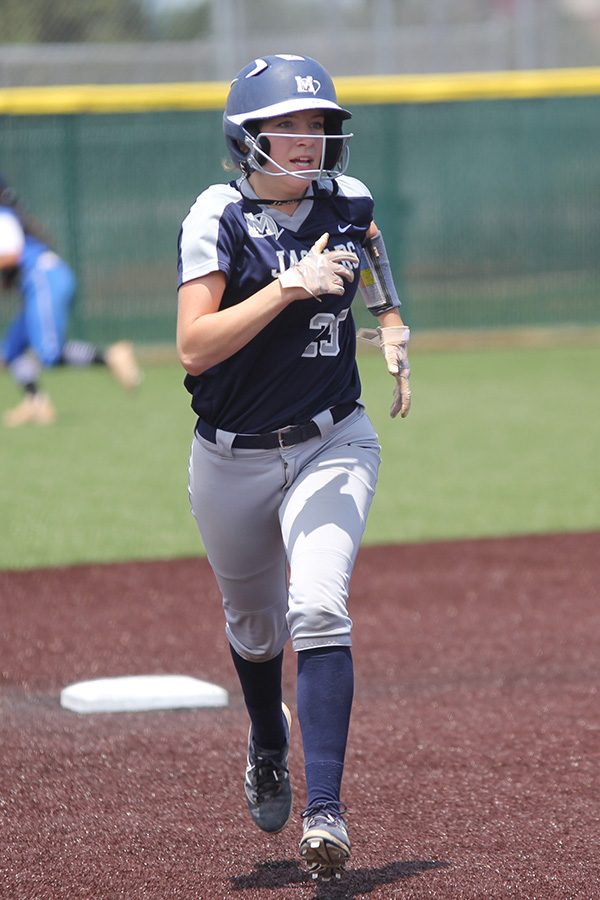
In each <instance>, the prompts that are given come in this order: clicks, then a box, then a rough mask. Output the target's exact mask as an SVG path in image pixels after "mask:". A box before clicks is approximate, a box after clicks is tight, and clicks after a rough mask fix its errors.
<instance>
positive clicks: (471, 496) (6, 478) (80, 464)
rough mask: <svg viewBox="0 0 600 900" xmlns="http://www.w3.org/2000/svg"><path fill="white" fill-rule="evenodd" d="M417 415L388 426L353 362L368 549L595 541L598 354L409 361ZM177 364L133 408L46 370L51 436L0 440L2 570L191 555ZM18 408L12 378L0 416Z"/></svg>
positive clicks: (149, 372)
mask: <svg viewBox="0 0 600 900" xmlns="http://www.w3.org/2000/svg"><path fill="white" fill-rule="evenodd" d="M411 363H412V370H413V375H412V383H413V409H412V411H411V413H410V416H409V417H408V418H407V419H406V420H403V421H402V420H391V419H390V418H389V415H388V409H389V404H390V398H391V391H392V379H391V377H390V376H389V375H387V373H386V372H385V369H384V365H383V360H382V358H381V357H380V355H379V353H377V352H373V353H371V352H366V353H365V354H364V355H362V356H361V359H360V367H361V373H362V377H363V387H364V390H363V399H364V400H365V402H366V404H367V407H368V410H369V413H370V415H371V418H372V420H373V422H374V424H375V426H376V428H377V431H378V433H379V436H380V439H381V442H382V445H383V465H382V468H381V474H380V482H379V488H378V491H377V496H376V499H375V502H374V505H373V508H372V511H371V515H370V518H369V523H368V528H367V533H366V538H365V542H366V543H371V544H373V543H393V542H414V541H420V540H428V539H444V538H459V537H478V536H491V535H508V534H528V533H542V532H552V531H578V530H587V529H596V528H600V492H599V490H598V487H599V479H598V458H599V456H600V453H599V451H600V416H599V415H598V399H597V389H598V384H600V350H599V349H598V348H596V347H591V348H589V347H582V348H573V347H568V348H562V349H557V348H543V349H511V350H505V351H504V350H495V349H494V350H477V351H469V352H461V353H457V352H424V351H421V352H413V353H412V354H411ZM182 375H183V372H182V370H181V369H180V367H179V366H178V365H177V364H175V363H173V364H162V365H153V366H148V367H147V369H146V375H145V380H144V384H143V386H142V388H141V390H140V391H139V392H138V393H136V394H135V395H128V394H124V393H123V392H121V391H120V390H119V388H118V387H117V386H116V384H115V383H114V382H113V381H112V380H111V379H110V377H109V376H108V375H107V373H106V372H105V371H104V370H101V369H86V370H79V371H77V370H73V369H71V370H64V369H62V370H57V371H52V372H49V373H47V375H46V378H45V386H46V387H47V389H48V390H49V391H50V392H51V394H52V396H53V397H54V399H55V402H56V404H57V407H58V410H59V421H58V423H57V424H56V425H55V426H52V427H50V428H39V427H27V428H21V429H16V430H9V429H2V431H1V432H0V436H1V445H0V463H1V467H2V483H1V487H0V500H1V502H0V507H1V509H2V529H3V537H2V541H1V542H0V568H3V569H6V568H29V567H36V566H47V565H62V564H70V563H77V562H103V561H115V560H129V559H153V558H171V557H181V556H192V555H195V554H197V553H199V552H202V547H201V544H200V540H199V537H198V534H197V531H196V527H195V524H194V521H193V519H192V517H191V514H190V512H189V505H188V499H187V462H188V454H189V444H190V439H191V433H192V428H193V421H194V416H193V413H192V411H191V409H190V407H189V398H188V395H187V393H186V392H185V390H184V389H183V386H182ZM17 399H18V395H17V393H16V391H15V389H14V386H13V385H12V383H11V382H10V380H9V378H8V376H7V375H6V373H3V377H1V378H0V406H1V407H2V409H4V408H6V407H8V406H10V405H12V404H13V403H14V402H15V401H16V400H17Z"/></svg>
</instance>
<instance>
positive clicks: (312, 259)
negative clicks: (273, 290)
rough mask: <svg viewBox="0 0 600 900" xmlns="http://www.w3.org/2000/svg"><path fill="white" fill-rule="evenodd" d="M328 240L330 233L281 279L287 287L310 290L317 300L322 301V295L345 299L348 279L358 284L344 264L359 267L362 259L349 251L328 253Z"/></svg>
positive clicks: (352, 272) (322, 237)
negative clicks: (326, 250)
mask: <svg viewBox="0 0 600 900" xmlns="http://www.w3.org/2000/svg"><path fill="white" fill-rule="evenodd" d="M328 240H329V235H328V234H327V233H326V234H323V235H321V237H320V238H319V240H318V241H316V242H315V243H314V244H313V246H312V247H311V248H310V250H309V251H308V253H307V254H306V256H303V257H302V259H301V260H300V261H299V262H297V263H296V265H295V266H291V268H289V269H286V270H285V272H282V273H281V274H280V275H279V276H278V277H279V281H280V283H281V286H282V287H283V288H296V289H300V290H303V291H306V292H307V294H308V295H309V296H311V297H314V298H315V299H316V300H320V295H321V294H337V295H338V296H340V297H341V295H342V294H343V293H344V288H345V285H344V280H346V281H354V270H353V269H352V268H351V267H350V266H345V265H344V262H349V263H352V265H356V266H357V265H358V262H359V260H358V256H357V255H356V253H351V252H350V251H349V250H331V251H330V252H324V250H325V247H326V246H327V241H328Z"/></svg>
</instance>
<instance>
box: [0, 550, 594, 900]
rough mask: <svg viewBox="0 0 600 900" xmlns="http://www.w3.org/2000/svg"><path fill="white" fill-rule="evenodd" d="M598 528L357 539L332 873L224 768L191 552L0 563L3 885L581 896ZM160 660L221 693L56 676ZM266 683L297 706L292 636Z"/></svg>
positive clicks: (235, 701)
mask: <svg viewBox="0 0 600 900" xmlns="http://www.w3.org/2000/svg"><path fill="white" fill-rule="evenodd" d="M599 585H600V533H586V534H572V535H566V536H565V535H563V536H558V535H556V536H543V537H533V538H511V539H503V540H500V539H492V540H478V541H456V542H448V543H445V542H440V543H431V544H421V545H405V546H394V547H385V548H383V547H380V548H365V549H363V550H362V551H361V553H360V555H359V560H358V564H357V568H356V571H355V575H354V580H353V583H352V596H351V611H352V615H353V618H354V623H355V633H354V659H355V664H356V699H355V706H354V712H353V718H352V726H351V734H350V745H349V749H348V755H347V768H346V775H345V779H344V787H345V791H344V794H345V798H344V799H345V801H346V803H347V804H348V806H349V807H350V814H349V826H350V834H351V838H352V841H353V857H352V860H351V863H350V865H349V868H348V871H347V873H346V876H345V878H344V880H343V881H342V882H341V883H338V884H336V885H333V886H326V885H323V886H319V885H318V884H315V883H313V882H311V881H310V880H309V878H308V876H307V875H306V873H305V872H304V870H303V868H302V865H301V863H300V861H299V859H298V856H297V844H298V840H299V836H300V828H301V826H300V815H299V814H300V811H301V809H302V807H303V801H304V796H303V787H302V784H303V782H302V750H301V744H300V735H299V728H298V726H297V723H295V726H294V730H293V732H292V751H291V759H290V765H291V777H292V783H293V785H294V788H295V791H296V802H295V810H294V814H293V816H292V820H291V821H290V824H289V825H288V827H287V828H286V830H285V831H284V832H282V833H281V834H279V835H274V836H268V835H264V834H262V833H261V832H259V831H257V830H255V829H254V827H253V826H252V824H251V823H250V820H249V818H248V816H247V812H246V808H245V802H244V797H243V792H242V788H241V784H242V777H243V775H242V773H243V768H244V762H245V738H246V731H247V720H246V715H245V711H244V709H243V706H242V700H241V694H240V691H239V688H238V686H237V682H236V680H235V676H234V673H233V669H232V666H231V662H230V658H229V654H228V652H227V647H226V642H225V636H224V632H223V623H222V614H221V609H220V603H219V598H218V595H217V591H216V588H215V585H214V582H213V579H212V575H211V573H210V571H209V569H208V565H207V563H206V561H205V560H203V559H195V560H179V561H172V562H149V563H130V564H119V565H110V566H109V565H106V566H78V567H74V568H58V569H47V570H43V571H41V570H37V571H26V572H17V571H11V572H0V604H1V613H2V626H1V640H0V679H1V680H0V746H1V753H2V756H1V766H0V897H2V900H34V898H35V900H58V898H60V900H62V898H64V900H113V898H115V900H116V898H126V900H138V898H151V900H170V898H173V900H175V898H177V900H225V898H233V900H259V898H260V900H270V898H281V900H286V898H289V900H292V898H297V900H300V898H327V897H331V898H372V900H375V898H396V897H402V898H425V897H427V898H441V900H453V898H527V900H537V898H540V900H541V898H590V900H593V898H599V897H600V799H599V798H600V776H599V772H600V692H599V688H598V685H599V682H600V649H599V648H600V641H599V638H600V603H599V601H600V587H599ZM165 672H168V673H178V674H187V675H193V676H196V677H199V678H203V679H206V680H209V681H214V682H217V683H219V684H221V685H223V686H224V687H226V688H227V690H228V691H229V692H230V705H229V707H228V708H226V709H219V710H206V709H205V710H185V711H160V712H140V713H112V714H107V713H98V714H93V715H80V714H77V713H73V712H69V711H67V710H64V709H62V708H61V706H60V703H59V695H60V690H61V688H62V687H64V686H65V685H66V684H70V683H72V682H73V681H79V680H84V679H88V678H98V677H105V676H116V675H133V674H152V673H157V674H158V673H165ZM285 679H286V699H287V700H288V702H289V703H290V706H291V707H292V710H294V708H295V702H294V684H295V670H294V658H293V654H292V653H291V652H289V653H288V654H287V658H286V663H285Z"/></svg>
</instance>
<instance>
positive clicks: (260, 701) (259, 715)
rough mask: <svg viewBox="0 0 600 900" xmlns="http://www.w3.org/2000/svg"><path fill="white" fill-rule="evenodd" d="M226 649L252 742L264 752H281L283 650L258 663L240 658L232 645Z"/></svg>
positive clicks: (283, 730)
mask: <svg viewBox="0 0 600 900" xmlns="http://www.w3.org/2000/svg"><path fill="white" fill-rule="evenodd" d="M229 647H230V650H231V658H232V659H233V664H234V666H235V669H236V672H237V673H238V678H239V679H240V684H241V686H242V693H243V694H244V700H245V702H246V709H247V710H248V715H249V716H250V721H251V722H252V736H253V738H254V741H255V743H256V744H258V746H259V747H260V748H261V749H263V750H265V749H268V750H280V749H281V748H282V747H283V745H284V744H285V742H286V740H287V734H286V729H285V725H284V719H283V714H282V711H281V669H282V663H283V650H282V651H281V653H280V654H279V655H278V656H276V657H275V658H274V659H269V660H267V662H260V663H257V662H249V661H248V660H247V659H244V658H243V657H241V656H240V655H239V653H237V652H236V651H235V650H234V649H233V647H232V646H231V644H230V645H229Z"/></svg>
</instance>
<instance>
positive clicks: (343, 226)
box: [338, 222, 352, 234]
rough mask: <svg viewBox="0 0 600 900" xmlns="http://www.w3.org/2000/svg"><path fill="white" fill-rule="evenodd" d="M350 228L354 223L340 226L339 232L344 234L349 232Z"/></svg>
mask: <svg viewBox="0 0 600 900" xmlns="http://www.w3.org/2000/svg"><path fill="white" fill-rule="evenodd" d="M349 228H352V222H350V223H349V224H348V225H338V231H341V232H342V234H343V233H344V231H348V229H349Z"/></svg>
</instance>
